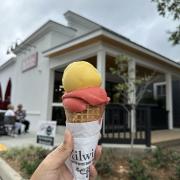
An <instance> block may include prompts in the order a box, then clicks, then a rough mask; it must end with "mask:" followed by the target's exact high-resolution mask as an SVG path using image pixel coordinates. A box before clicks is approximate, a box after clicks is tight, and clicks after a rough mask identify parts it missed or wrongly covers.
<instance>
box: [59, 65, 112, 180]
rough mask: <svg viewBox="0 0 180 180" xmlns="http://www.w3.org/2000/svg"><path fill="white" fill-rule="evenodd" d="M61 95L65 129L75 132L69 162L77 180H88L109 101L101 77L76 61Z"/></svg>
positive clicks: (88, 66)
mask: <svg viewBox="0 0 180 180" xmlns="http://www.w3.org/2000/svg"><path fill="white" fill-rule="evenodd" d="M62 83H63V87H64V90H65V93H64V95H63V96H62V100H63V106H64V109H65V114H66V128H67V129H69V130H70V131H71V132H72V135H73V139H74V150H73V152H72V155H71V158H70V159H69V160H68V162H67V166H68V168H69V169H70V170H71V172H72V174H73V175H74V179H75V180H81V179H82V180H88V179H89V167H90V165H91V164H92V162H93V157H94V152H95V148H96V145H97V143H98V139H99V136H100V130H101V124H102V123H99V122H100V121H101V119H102V116H103V112H104V108H105V105H106V104H107V103H108V102H109V97H108V96H107V93H106V91H105V90H104V89H103V88H101V87H100V86H101V83H102V79H101V75H100V73H99V72H98V71H97V69H96V68H95V67H94V66H93V65H91V64H90V63H88V62H86V61H78V62H73V63H71V64H69V65H68V66H67V68H66V69H65V70H64V74H63V78H62Z"/></svg>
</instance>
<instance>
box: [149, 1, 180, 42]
mask: <svg viewBox="0 0 180 180" xmlns="http://www.w3.org/2000/svg"><path fill="white" fill-rule="evenodd" d="M152 1H153V2H155V3H156V4H157V10H158V12H159V14H160V15H161V16H163V17H165V16H166V17H169V16H171V17H172V18H173V20H174V21H177V22H178V25H177V27H176V29H175V30H174V31H173V32H168V33H169V34H170V36H169V41H171V42H172V44H173V45H177V44H180V23H179V22H180V0H152Z"/></svg>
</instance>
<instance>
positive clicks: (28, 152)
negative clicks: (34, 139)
mask: <svg viewBox="0 0 180 180" xmlns="http://www.w3.org/2000/svg"><path fill="white" fill-rule="evenodd" d="M48 153H49V150H47V149H44V148H42V147H35V146H29V147H26V148H11V149H10V150H8V151H6V152H3V153H2V155H1V156H2V157H3V158H5V159H10V160H13V161H18V162H19V165H20V168H21V170H22V171H23V172H24V173H25V174H26V175H27V176H28V177H29V176H31V175H32V173H33V172H34V171H35V169H36V168H37V167H38V165H39V164H40V163H41V161H42V160H43V159H44V158H45V157H46V156H47V154H48Z"/></svg>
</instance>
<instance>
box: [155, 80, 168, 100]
mask: <svg viewBox="0 0 180 180" xmlns="http://www.w3.org/2000/svg"><path fill="white" fill-rule="evenodd" d="M163 85H165V86H166V82H165V81H163V82H157V83H154V84H153V96H154V99H155V100H157V97H158V95H157V87H158V86H163Z"/></svg>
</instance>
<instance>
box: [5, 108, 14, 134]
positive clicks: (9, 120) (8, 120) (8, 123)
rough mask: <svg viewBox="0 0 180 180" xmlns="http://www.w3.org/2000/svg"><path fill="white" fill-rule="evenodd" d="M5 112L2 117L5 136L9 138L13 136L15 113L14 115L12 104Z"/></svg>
mask: <svg viewBox="0 0 180 180" xmlns="http://www.w3.org/2000/svg"><path fill="white" fill-rule="evenodd" d="M7 109H8V110H7V111H6V113H5V115H4V124H5V128H6V131H7V134H8V135H10V136H14V135H15V129H16V127H15V119H16V117H15V113H14V106H13V105H12V104H9V105H8V107H7Z"/></svg>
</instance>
